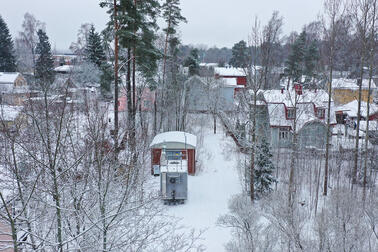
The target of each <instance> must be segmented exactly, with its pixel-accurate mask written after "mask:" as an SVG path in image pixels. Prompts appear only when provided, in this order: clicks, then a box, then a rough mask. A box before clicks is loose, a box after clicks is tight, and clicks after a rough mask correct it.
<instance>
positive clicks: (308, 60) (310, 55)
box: [304, 41, 320, 79]
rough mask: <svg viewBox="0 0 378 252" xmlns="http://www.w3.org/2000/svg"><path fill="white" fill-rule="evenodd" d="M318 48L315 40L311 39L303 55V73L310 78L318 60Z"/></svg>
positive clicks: (313, 73)
mask: <svg viewBox="0 0 378 252" xmlns="http://www.w3.org/2000/svg"><path fill="white" fill-rule="evenodd" d="M319 57H320V56H319V50H318V46H317V42H316V41H312V42H311V43H310V45H309V47H308V48H307V49H306V52H305V56H304V63H305V70H304V74H305V75H306V76H307V77H308V78H310V79H311V78H312V77H313V76H314V75H315V72H314V71H315V67H316V64H317V63H318V61H319Z"/></svg>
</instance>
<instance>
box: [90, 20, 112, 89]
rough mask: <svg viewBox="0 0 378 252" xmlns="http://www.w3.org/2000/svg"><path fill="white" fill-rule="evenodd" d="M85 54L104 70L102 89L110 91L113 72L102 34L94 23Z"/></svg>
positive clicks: (101, 79) (101, 77) (101, 78)
mask: <svg viewBox="0 0 378 252" xmlns="http://www.w3.org/2000/svg"><path fill="white" fill-rule="evenodd" d="M85 54H86V58H87V60H88V61H89V62H91V63H93V64H95V65H96V66H97V67H98V69H100V70H101V72H102V74H101V76H100V84H101V89H102V91H106V92H109V91H110V83H111V81H112V73H111V69H110V66H109V65H108V63H107V61H106V55H105V51H104V46H103V43H102V39H101V36H100V34H99V33H98V32H96V31H95V28H94V26H93V25H92V26H91V28H90V30H89V34H88V42H87V45H86V47H85Z"/></svg>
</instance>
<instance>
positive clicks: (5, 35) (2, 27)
mask: <svg viewBox="0 0 378 252" xmlns="http://www.w3.org/2000/svg"><path fill="white" fill-rule="evenodd" d="M0 71H2V72H15V71H16V59H15V57H14V48H13V41H12V37H11V35H10V34H9V30H8V26H7V24H6V23H5V22H4V20H3V18H2V17H1V16H0Z"/></svg>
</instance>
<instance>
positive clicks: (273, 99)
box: [260, 90, 336, 132]
mask: <svg viewBox="0 0 378 252" xmlns="http://www.w3.org/2000/svg"><path fill="white" fill-rule="evenodd" d="M260 94H263V99H264V100H265V102H266V104H267V107H268V112H269V121H270V122H269V123H270V126H271V127H290V128H291V129H293V120H287V119H286V109H287V108H289V107H294V106H295V101H294V99H295V90H282V91H281V90H262V91H260ZM296 97H297V105H296V106H297V112H296V114H297V125H296V130H297V132H298V131H299V130H301V129H302V128H303V127H304V126H305V125H306V124H308V123H310V122H319V123H323V124H324V123H325V121H326V118H327V113H325V118H324V119H319V118H318V117H317V116H316V114H315V111H314V105H315V107H317V108H326V107H327V105H328V94H327V92H325V91H324V90H317V91H315V90H313V91H311V90H303V94H302V95H297V96H296ZM330 119H331V120H330V122H331V124H333V123H336V118H335V115H334V111H333V107H331V118H330Z"/></svg>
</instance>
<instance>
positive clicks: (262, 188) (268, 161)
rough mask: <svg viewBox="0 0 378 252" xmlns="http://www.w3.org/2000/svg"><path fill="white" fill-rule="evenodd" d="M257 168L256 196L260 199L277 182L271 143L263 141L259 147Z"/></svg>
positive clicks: (255, 180)
mask: <svg viewBox="0 0 378 252" xmlns="http://www.w3.org/2000/svg"><path fill="white" fill-rule="evenodd" d="M257 149H258V152H257V155H256V166H255V179H254V183H255V192H256V194H257V195H256V196H257V197H260V196H262V195H264V194H266V193H268V192H269V191H270V190H271V185H272V183H275V182H277V180H276V179H275V178H274V177H273V171H274V169H275V168H274V165H273V162H272V157H273V155H272V153H271V152H270V149H269V143H268V142H267V141H266V140H265V138H263V139H262V141H261V143H260V144H259V146H258V148H257Z"/></svg>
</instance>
